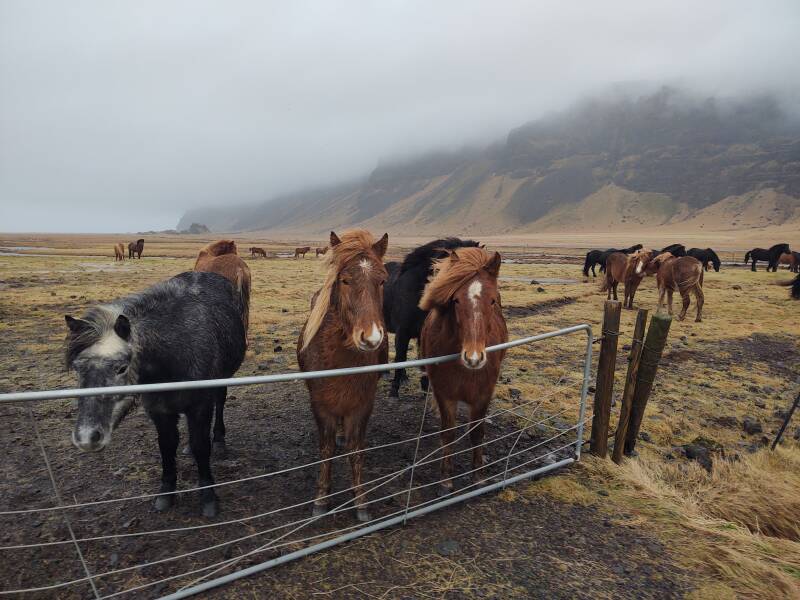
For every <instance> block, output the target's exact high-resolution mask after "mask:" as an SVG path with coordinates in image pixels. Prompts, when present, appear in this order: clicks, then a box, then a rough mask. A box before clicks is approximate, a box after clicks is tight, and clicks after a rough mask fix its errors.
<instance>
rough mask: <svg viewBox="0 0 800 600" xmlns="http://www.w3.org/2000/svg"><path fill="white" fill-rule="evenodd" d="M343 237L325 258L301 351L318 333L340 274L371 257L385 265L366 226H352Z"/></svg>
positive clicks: (304, 330)
mask: <svg viewBox="0 0 800 600" xmlns="http://www.w3.org/2000/svg"><path fill="white" fill-rule="evenodd" d="M339 239H340V240H341V241H340V243H338V244H337V245H336V246H333V247H332V248H330V249H329V250H328V252H327V253H326V254H325V255H324V258H323V259H322V262H323V264H324V265H325V266H326V268H327V270H326V272H325V280H324V281H323V283H322V287H321V288H320V289H319V291H318V292H317V294H316V296H317V299H316V301H315V302H314V305H313V306H312V307H311V314H309V316H308V320H307V321H306V325H305V328H304V329H303V343H302V346H301V348H300V350H301V352H302V351H303V350H305V349H306V347H308V345H309V344H310V343H311V340H313V339H314V336H315V335H317V332H318V331H319V328H320V327H321V326H322V322H323V321H324V320H325V315H326V314H328V310H329V308H330V305H331V293H332V292H333V286H334V284H335V283H336V279H337V277H338V276H339V273H341V272H342V270H343V269H344V268H345V267H347V266H348V265H349V264H351V263H352V262H354V261H361V260H368V261H369V260H372V261H375V262H377V263H379V264H381V265H382V264H383V261H382V260H381V257H379V256H378V255H377V254H375V251H374V250H373V248H372V246H373V245H374V244H375V242H376V240H375V238H374V237H373V236H372V234H371V233H369V232H368V231H366V230H364V229H352V230H350V231H345V232H344V233H342V234H341V236H339Z"/></svg>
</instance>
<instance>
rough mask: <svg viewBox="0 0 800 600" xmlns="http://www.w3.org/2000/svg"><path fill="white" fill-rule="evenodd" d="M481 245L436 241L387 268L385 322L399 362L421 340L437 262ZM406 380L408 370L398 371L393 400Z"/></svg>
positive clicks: (393, 383)
mask: <svg viewBox="0 0 800 600" xmlns="http://www.w3.org/2000/svg"><path fill="white" fill-rule="evenodd" d="M477 246H479V244H478V242H475V241H473V240H461V239H459V238H445V239H441V240H433V241H432V242H428V243H427V244H425V245H424V246H420V247H418V248H416V249H414V250H413V251H412V252H410V253H409V254H408V255H406V257H405V259H404V260H403V262H402V263H401V264H398V263H396V262H390V263H387V264H386V265H385V266H386V270H387V272H388V273H389V278H388V280H387V281H386V284H385V286H384V289H383V320H384V322H385V324H386V329H387V330H388V331H390V332H392V333H394V360H395V362H403V361H405V360H406V357H407V355H408V344H409V342H410V341H411V340H412V339H416V340H419V333H420V331H421V330H422V324H423V323H424V322H425V317H426V316H427V315H428V313H427V312H426V311H424V310H422V309H420V308H419V306H418V305H419V301H420V299H421V298H422V290H423V289H425V284H426V283H427V282H428V277H429V276H430V275H431V269H432V267H433V261H434V260H436V259H439V258H445V257H446V256H447V254H448V251H449V250H453V249H455V248H464V247H477ZM406 379H407V377H406V372H405V369H396V370H395V373H394V379H393V380H392V386H391V392H390V395H391V397H393V398H397V397H399V395H400V385H401V384H402V383H403V381H405V380H406ZM423 385H424V382H423Z"/></svg>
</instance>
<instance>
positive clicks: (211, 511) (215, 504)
mask: <svg viewBox="0 0 800 600" xmlns="http://www.w3.org/2000/svg"><path fill="white" fill-rule="evenodd" d="M218 514H219V501H218V500H217V499H216V498H214V499H213V500H209V501H208V502H203V516H204V517H205V518H206V519H213V518H214V517H216V516H217V515H218Z"/></svg>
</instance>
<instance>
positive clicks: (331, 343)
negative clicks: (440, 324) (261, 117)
mask: <svg viewBox="0 0 800 600" xmlns="http://www.w3.org/2000/svg"><path fill="white" fill-rule="evenodd" d="M388 243H389V236H388V234H384V235H383V237H382V238H381V239H380V240H378V241H377V242H376V241H375V239H374V238H373V237H372V235H371V234H369V233H368V232H367V231H364V230H362V229H356V230H353V231H347V232H345V233H343V234H342V236H341V237H339V236H337V235H336V234H335V233H334V232H331V251H330V252H329V253H328V255H327V256H326V258H325V260H326V261H327V264H328V271H327V273H326V275H325V281H324V282H323V284H322V288H320V290H319V291H318V292H317V293H316V294H314V296H313V298H312V299H311V314H310V315H309V317H308V320H307V321H306V322H305V324H304V325H303V329H302V330H301V332H300V338H299V340H298V342H297V362H298V363H299V364H300V369H301V370H302V371H318V370H322V369H339V368H342V367H359V366H364V365H377V364H380V363H385V362H388V354H389V347H388V344H387V341H386V335H385V328H384V323H383V310H382V309H383V285H384V283H385V282H386V278H387V274H386V269H385V268H384V266H383V255H384V254H386V247H387V245H388ZM379 377H380V374H379V373H366V374H360V375H342V376H339V377H328V378H325V379H307V380H306V386H307V387H308V392H309V395H310V400H311V411H312V412H313V413H314V419H315V421H316V423H317V430H318V434H319V452H320V457H321V459H322V463H321V464H320V471H319V479H318V481H317V491H316V496H315V500H314V512H313V514H314V515H315V516H319V515H322V514H324V513H325V512H327V510H328V496H329V494H330V489H331V467H332V465H331V459H332V458H333V455H334V452H335V450H336V428H337V425H339V424H340V423H341V425H342V429H343V430H344V438H345V449H346V451H347V452H348V453H352V454H350V456H349V459H350V468H351V471H352V476H353V491H354V496H355V501H354V504H355V507H356V509H357V517H358V519H359V521H362V522H363V521H369V520H370V516H369V511H368V510H367V508H366V506H365V494H364V491H363V489H362V483H361V482H362V471H363V468H364V456H363V454H362V453H361V450H363V449H364V440H365V438H366V432H367V422H368V421H369V417H370V415H371V414H372V406H373V404H374V402H375V392H376V390H377V387H378V379H379Z"/></svg>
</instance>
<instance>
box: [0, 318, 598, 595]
mask: <svg viewBox="0 0 800 600" xmlns="http://www.w3.org/2000/svg"><path fill="white" fill-rule="evenodd" d="M578 330H580V329H578ZM563 331H565V332H573V331H575V328H567V330H563ZM587 333H588V336H589V338H588V343H587V354H586V358H585V366H584V376H583V378H582V379H581V380H580V381H571V382H569V383H566V384H565V383H564V381H565V380H566V379H567V377H568V370H565V371H564V373H563V374H562V375H561V376H560V377H559V378H558V379H557V380H556V381H555V382H554V383H553V384H551V385H555V386H556V387H555V389H552V390H549V391H548V393H546V394H543V395H541V396H538V397H536V398H534V399H531V400H528V401H525V402H522V403H517V404H515V405H514V406H511V407H507V408H503V409H499V410H496V411H495V412H493V413H491V414H489V415H486V416H485V417H483V418H482V419H476V420H474V421H468V422H465V423H461V424H457V425H455V426H453V427H450V428H447V429H445V430H436V431H433V432H430V433H423V429H424V425H425V420H426V417H427V413H428V405H429V400H430V398H431V396H432V387H429V388H428V389H427V390H426V394H425V401H424V406H423V410H422V414H421V417H420V423H419V428H418V432H417V435H416V436H415V437H411V438H407V439H404V440H400V441H396V442H388V443H385V444H380V445H377V446H371V447H369V448H364V449H361V450H355V451H350V452H345V453H343V454H339V455H336V456H334V457H331V458H328V459H321V460H315V461H311V462H308V463H305V464H302V465H296V466H293V467H288V468H285V469H281V470H278V471H272V472H269V473H261V474H257V475H252V476H247V477H242V478H238V479H234V480H229V481H224V482H219V483H215V484H213V485H209V486H201V487H196V488H190V489H185V490H176V491H175V492H174V493H175V494H186V493H191V492H197V491H200V490H203V489H207V488H214V487H222V486H229V485H234V484H239V483H246V482H251V481H254V480H259V479H265V478H269V477H275V476H278V475H285V474H289V473H292V472H296V471H299V470H302V469H310V468H313V467H316V466H318V465H320V464H322V463H324V462H326V461H333V460H338V459H343V458H346V457H348V456H351V455H353V454H356V453H358V452H364V453H368V452H373V451H377V450H383V449H387V448H393V447H398V446H401V445H404V444H410V443H414V444H415V447H414V454H413V459H412V461H411V463H410V464H407V465H405V466H402V467H400V468H399V469H397V470H395V471H392V472H391V473H386V474H383V475H380V476H377V477H374V478H373V479H371V480H369V481H367V482H366V483H363V484H362V487H363V488H364V489H365V490H366V491H364V492H363V494H362V496H364V497H366V496H367V495H372V496H374V494H375V492H376V491H378V490H379V489H381V488H384V487H385V486H387V485H388V484H390V483H392V482H393V481H396V480H398V479H399V478H401V477H404V476H406V475H408V485H407V486H405V485H404V486H403V487H402V488H401V489H399V490H396V491H390V492H389V493H387V494H384V495H382V496H380V497H377V498H376V497H373V498H371V499H367V500H366V501H365V502H363V503H362V504H361V505H359V507H364V508H366V507H368V506H373V505H379V504H381V503H385V502H387V501H390V500H392V499H393V498H396V497H398V496H401V495H405V503H404V506H403V507H402V508H400V509H398V510H396V511H393V512H389V513H388V514H383V515H381V516H378V517H376V518H373V519H370V520H369V521H367V522H366V523H357V524H354V525H350V526H346V527H339V528H336V529H334V530H330V531H325V532H321V533H314V534H312V535H310V536H305V537H300V538H297V537H293V538H292V537H291V536H293V535H294V534H296V533H298V532H300V531H302V530H303V529H305V528H307V527H309V526H312V525H314V524H317V523H319V522H320V521H322V520H323V519H325V518H330V517H333V516H335V515H337V514H340V513H343V512H346V511H350V510H352V509H353V506H354V504H353V503H354V502H355V501H356V498H355V496H353V497H351V498H349V499H347V500H344V501H343V502H341V503H339V504H338V505H336V506H335V507H334V508H332V509H331V510H329V511H327V512H326V513H324V514H322V515H317V516H310V517H305V518H302V519H297V520H294V521H291V522H288V523H283V524H280V525H276V526H272V527H268V528H267V529H264V530H260V531H256V532H252V533H249V534H247V535H244V536H240V537H236V538H234V539H230V540H226V541H222V542H219V543H215V544H212V545H210V546H207V547H204V548H200V549H197V550H192V551H189V552H184V553H180V554H177V555H174V556H168V557H164V558H160V559H157V560H153V561H148V562H143V563H141V564H136V565H131V566H127V567H122V568H119V569H112V570H109V571H105V572H100V573H94V574H92V573H91V571H90V570H89V567H88V564H87V563H86V560H85V558H84V556H83V553H82V552H81V548H80V544H81V543H88V542H97V541H104V540H112V539H119V538H130V537H140V536H152V535H159V534H171V533H180V532H186V531H193V530H203V529H209V528H216V527H222V526H226V525H235V524H240V525H242V524H245V523H247V522H250V521H253V520H256V519H261V518H266V517H270V516H273V515H277V514H279V513H284V512H286V511H291V510H294V509H298V508H302V507H305V506H308V505H309V504H311V503H313V502H315V500H316V499H314V498H312V499H309V500H305V501H302V502H297V503H295V504H292V505H288V506H283V507H279V508H276V509H272V510H269V511H266V512H263V513H260V514H257V515H249V516H246V517H241V518H236V519H230V520H227V521H222V522H218V523H205V524H201V525H190V526H185V527H172V528H164V529H155V530H150V531H139V532H126V533H118V534H117V533H114V534H106V535H100V536H88V537H85V538H78V537H77V536H76V535H75V533H74V530H73V528H72V525H71V522H70V519H69V518H68V511H70V510H76V509H80V508H85V507H97V506H100V505H107V504H111V503H119V502H126V501H135V500H145V499H150V498H154V497H157V496H159V495H160V494H158V493H153V494H140V495H136V496H128V497H121V498H111V499H105V500H98V501H90V502H84V503H78V502H77V499H76V501H75V503H74V504H64V503H63V502H62V500H61V497H60V493H59V490H58V486H57V483H56V481H55V477H54V475H53V472H52V468H51V465H50V462H49V458H48V456H47V452H46V449H45V446H44V442H43V440H42V438H41V435H40V432H39V429H38V426H37V423H36V420H35V417H34V414H33V410H32V408H30V406H29V416H30V419H31V422H32V424H33V427H34V429H35V432H36V437H37V441H38V444H39V447H40V450H41V452H42V456H43V458H44V461H45V465H46V467H47V471H48V475H49V477H50V481H51V484H52V486H53V491H54V494H55V498H56V503H57V505H56V506H50V507H43V508H33V509H23V510H9V511H0V516H12V515H23V514H34V513H47V512H57V511H61V512H62V514H63V516H64V521H65V523H66V526H67V530H68V532H69V536H70V537H69V539H63V540H56V541H49V542H38V543H30V544H16V545H8V546H2V547H0V551H4V550H20V549H30V548H42V547H50V546H59V545H69V544H72V545H74V547H75V549H76V552H77V555H78V557H79V559H80V562H81V565H82V567H83V571H84V573H85V577H80V578H76V579H73V580H71V581H65V582H59V583H55V584H50V585H45V586H38V587H29V588H24V589H16V590H0V595H9V594H21V593H26V592H42V591H52V590H57V589H62V588H65V587H68V586H73V585H77V584H81V583H88V584H89V585H90V586H91V588H92V591H93V593H94V597H95V598H96V599H105V598H114V597H118V596H122V595H125V594H131V593H133V592H137V591H141V590H144V589H148V588H151V587H153V586H156V585H159V584H164V583H168V582H171V581H175V580H178V579H185V578H188V577H193V576H194V579H192V580H191V581H190V582H189V583H185V584H183V585H182V587H181V588H180V590H187V589H189V588H193V587H194V586H196V585H198V584H200V583H201V582H203V581H206V580H208V579H209V578H211V577H213V576H214V575H217V574H218V573H220V572H221V571H224V570H228V569H231V568H234V567H236V565H237V564H239V563H240V562H241V561H242V560H244V559H247V558H249V557H252V556H255V555H257V554H261V553H264V552H267V551H276V550H278V549H281V548H286V547H289V546H296V545H304V544H308V543H310V542H313V541H315V540H321V539H323V538H327V539H329V540H330V539H333V538H334V537H336V536H341V535H342V534H344V533H346V532H352V531H354V530H357V529H360V528H365V527H368V526H370V524H377V523H380V522H382V521H387V520H389V519H393V518H395V517H398V516H399V515H403V516H404V518H403V520H402V523H405V517H406V516H407V515H409V511H410V510H412V509H413V510H414V511H415V516H416V515H417V513H416V511H418V510H419V509H421V508H424V507H428V506H431V505H434V504H435V503H437V502H442V501H443V500H445V499H447V498H449V497H452V496H454V495H458V494H463V493H465V492H466V491H467V490H470V489H474V488H476V487H480V486H481V485H482V484H486V483H487V482H491V481H502V483H503V487H505V482H506V481H507V480H508V479H509V474H510V473H514V472H518V471H519V470H520V469H522V468H524V467H525V466H527V465H532V464H534V463H536V462H540V461H544V460H545V459H547V458H548V457H552V456H556V457H557V456H558V454H559V453H560V452H562V451H563V450H565V449H567V448H571V447H575V448H577V446H578V443H579V441H580V437H581V433H582V430H583V427H584V426H585V424H586V422H588V421H590V420H591V419H583V420H581V419H579V420H578V422H577V423H576V424H575V425H573V426H571V427H568V428H560V427H559V426H558V425H557V423H556V419H558V418H559V417H560V416H561V415H563V414H565V413H566V412H568V411H569V409H568V408H564V409H562V410H559V411H558V412H556V413H554V414H550V415H548V416H547V417H545V418H543V419H539V420H534V418H535V416H536V413H537V412H538V410H539V409H540V408H541V406H542V404H543V402H544V401H545V400H547V399H548V398H552V397H554V396H556V395H557V394H560V393H562V392H563V391H564V390H565V389H569V388H572V387H573V386H574V385H577V384H578V383H580V384H582V390H581V410H582V409H583V402H584V401H585V398H584V395H585V392H586V385H587V376H588V367H587V366H586V364H588V361H589V359H590V356H591V330H589V329H587ZM544 339H547V338H544ZM433 393H435V392H433ZM531 405H533V408H532V411H531V414H530V415H525V414H522V413H523V412H524V411H523V409H525V408H526V407H530V406H531ZM502 415H509V416H513V417H516V418H519V419H522V420H523V421H524V422H525V424H524V425H522V424H520V425H519V426H517V427H516V428H515V429H514V430H512V431H509V432H506V433H502V434H500V433H499V432H498V435H497V436H496V437H493V438H492V439H488V440H486V439H484V441H483V442H482V443H481V444H479V445H478V446H474V447H473V446H471V445H470V447H468V448H465V449H461V450H456V451H451V452H450V453H449V455H450V456H457V455H460V454H464V453H467V452H473V451H474V449H475V448H479V447H488V446H490V445H492V444H495V443H497V442H500V441H502V440H504V439H507V438H509V437H512V436H516V437H515V439H514V441H513V444H511V445H510V447H509V449H508V451H507V452H503V454H502V456H500V457H499V458H496V459H494V460H490V461H488V462H485V463H484V464H481V465H479V466H477V467H473V468H471V469H470V470H468V471H466V472H460V473H458V474H456V475H450V476H447V477H441V476H440V477H439V478H434V479H435V480H434V481H430V482H424V483H419V484H416V485H415V471H416V469H417V467H422V466H425V465H428V464H431V463H434V462H437V461H439V460H441V458H440V457H438V456H437V455H438V454H439V453H443V452H444V451H445V449H448V447H450V446H453V445H455V444H456V443H458V442H460V441H461V440H463V439H464V438H466V437H467V436H468V435H469V434H470V433H471V432H472V431H473V430H475V428H476V427H478V426H480V425H481V424H482V423H486V422H487V421H488V422H489V423H490V424H491V423H492V419H494V418H497V417H500V416H502ZM535 427H541V428H544V429H549V430H552V431H555V432H556V434H555V435H553V436H551V437H548V438H547V439H544V440H541V441H538V442H536V443H534V444H533V445H531V446H527V447H525V448H522V449H519V450H518V449H517V448H518V447H519V445H520V441H521V439H522V437H523V435H524V434H525V433H526V432H527V431H529V430H530V429H533V428H535ZM461 429H465V431H463V432H462V433H460V435H458V436H457V437H456V438H455V439H453V440H452V441H450V442H447V443H440V444H438V445H437V446H436V447H435V448H434V449H433V450H431V451H430V452H427V453H426V454H425V455H424V456H422V457H420V456H419V452H420V443H421V441H422V440H424V439H427V438H429V437H432V436H441V434H442V433H443V432H446V431H451V430H461ZM540 431H541V430H540ZM573 431H575V432H576V439H575V440H573V441H569V442H568V443H566V444H563V445H561V446H559V447H557V448H555V449H547V448H545V450H547V452H545V453H543V454H539V455H537V456H535V457H533V458H530V459H524V457H523V456H522V455H524V454H526V453H530V452H532V451H534V450H536V449H537V448H541V447H542V446H545V445H547V444H551V443H552V442H554V441H555V440H557V439H558V438H560V437H563V436H566V435H567V434H569V433H570V432H573ZM517 457H520V458H519V460H522V461H523V462H519V464H512V459H514V458H517ZM514 462H515V463H517V462H518V461H514ZM502 463H504V464H502ZM556 463H557V461H556V460H550V461H549V462H548V463H547V464H556ZM567 464H568V463H567ZM496 466H500V470H499V471H497V472H495V473H493V474H490V475H488V476H486V477H484V478H483V479H481V478H480V477H483V475H480V474H479V473H481V472H482V473H486V472H487V469H492V468H493V467H496ZM557 466H561V463H557ZM535 472H536V471H532V473H535ZM470 475H472V482H471V483H469V484H467V485H466V486H462V487H460V488H458V489H451V490H449V491H447V490H445V491H444V492H443V493H439V494H437V495H436V496H435V497H434V498H430V499H428V500H424V499H420V501H418V502H416V503H414V502H412V495H413V494H414V493H415V492H419V491H421V490H425V489H427V488H430V487H432V486H440V487H441V486H442V484H444V483H450V482H453V481H454V480H456V479H460V478H464V477H467V476H470ZM495 485H497V484H495ZM354 491H355V486H351V487H349V488H346V489H342V490H339V491H336V492H332V493H329V494H328V495H327V496H325V497H324V499H330V498H334V497H337V496H341V495H342V494H347V493H349V492H354ZM396 522H397V521H394V522H393V523H396ZM287 529H288V531H287ZM278 532H282V533H280V534H279V535H277V536H276V537H274V538H272V539H270V540H269V541H268V542H266V543H264V544H261V545H259V546H257V547H255V548H253V549H250V550H246V551H243V552H242V553H241V554H239V555H238V556H235V557H232V558H227V559H224V560H221V561H218V562H216V563H212V564H210V565H205V566H202V567H200V568H194V569H190V570H187V571H185V572H182V573H180V574H174V575H170V576H167V577H164V578H161V579H159V580H156V581H148V582H146V583H142V584H139V585H136V586H133V587H130V588H126V589H122V590H117V591H113V592H112V593H109V594H107V595H104V596H101V594H100V593H99V591H98V589H97V587H96V583H95V582H96V580H98V579H100V578H107V577H111V576H114V575H120V574H124V573H130V572H133V571H138V570H141V569H146V568H148V567H152V566H156V565H163V564H166V563H170V562H174V561H178V560H181V559H186V558H190V557H193V556H197V555H200V554H203V553H207V552H211V551H214V550H219V549H220V548H224V547H230V546H233V545H235V544H240V543H242V542H246V541H248V540H251V539H255V538H258V537H261V536H265V535H268V534H276V533H278ZM303 547H305V546H303ZM312 550H313V548H312ZM213 583H214V584H216V582H213ZM193 591H194V590H193Z"/></svg>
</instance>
